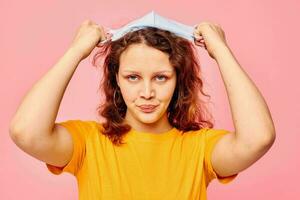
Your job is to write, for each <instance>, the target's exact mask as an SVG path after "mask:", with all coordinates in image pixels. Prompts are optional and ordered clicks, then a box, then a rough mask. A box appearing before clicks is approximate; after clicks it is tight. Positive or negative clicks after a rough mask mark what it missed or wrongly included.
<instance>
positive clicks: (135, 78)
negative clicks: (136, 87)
mask: <svg viewBox="0 0 300 200" xmlns="http://www.w3.org/2000/svg"><path fill="white" fill-rule="evenodd" d="M156 77H157V78H158V79H157V80H159V81H165V80H167V79H168V77H167V76H164V75H158V76H156ZM126 79H128V80H130V81H136V80H137V76H136V75H129V76H126Z"/></svg>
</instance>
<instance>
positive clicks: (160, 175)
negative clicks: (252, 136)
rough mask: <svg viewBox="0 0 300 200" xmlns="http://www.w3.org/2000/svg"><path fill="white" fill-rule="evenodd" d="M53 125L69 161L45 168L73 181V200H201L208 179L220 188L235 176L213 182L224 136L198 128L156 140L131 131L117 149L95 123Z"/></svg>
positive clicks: (169, 133) (171, 132)
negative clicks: (70, 146) (67, 143)
mask: <svg viewBox="0 0 300 200" xmlns="http://www.w3.org/2000/svg"><path fill="white" fill-rule="evenodd" d="M57 124H60V125H63V126H64V127H66V128H67V129H68V131H69V132H70V134H71V135H72V138H73V141H74V152H73V155H72V159H71V160H70V162H69V163H68V164H67V165H66V166H64V167H56V166H53V165H50V164H48V163H45V164H46V166H47V168H48V170H49V171H50V172H52V173H53V174H56V175H58V174H61V173H62V172H69V173H71V174H73V175H74V176H75V177H76V179H77V184H78V192H79V200H96V199H97V200H101V199H104V200H107V199H111V200H124V199H131V200H134V199H139V200H140V199H143V200H144V199H147V200H157V199H164V200H174V199H180V200H193V199H201V200H205V199H206V188H207V186H208V184H209V182H210V181H211V180H212V179H214V178H217V180H218V181H219V182H220V183H223V184H226V183H229V182H230V181H232V180H233V179H234V178H235V177H236V176H237V175H238V174H235V175H233V176H229V177H219V176H217V174H216V172H215V171H214V170H213V168H212V165H211V160H210V158H211V152H212V149H213V147H214V144H215V143H216V141H217V140H218V139H219V138H221V137H222V136H223V135H224V134H227V133H229V131H227V130H222V129H220V130H216V129H208V128H204V129H201V130H197V131H188V132H185V133H184V134H183V135H182V134H181V133H182V131H179V130H178V129H176V128H175V127H174V128H173V129H171V130H169V131H167V132H164V133H160V134H156V133H145V132H137V131H136V130H133V129H131V131H130V132H128V133H127V134H126V135H125V137H124V140H123V141H124V142H127V144H125V145H124V146H120V147H118V146H115V145H113V144H112V143H111V141H110V140H109V139H108V138H107V137H106V136H105V135H103V134H101V131H100V130H101V129H100V127H101V128H103V127H102V125H101V124H100V123H98V122H96V121H83V120H68V121H64V122H60V123H57Z"/></svg>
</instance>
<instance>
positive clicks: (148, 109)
mask: <svg viewBox="0 0 300 200" xmlns="http://www.w3.org/2000/svg"><path fill="white" fill-rule="evenodd" d="M156 107H157V106H155V105H147V106H146V105H143V106H139V108H140V109H141V110H142V111H143V112H146V113H149V112H153V111H154V110H155V108H156Z"/></svg>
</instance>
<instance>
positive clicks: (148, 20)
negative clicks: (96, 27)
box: [100, 11, 197, 44]
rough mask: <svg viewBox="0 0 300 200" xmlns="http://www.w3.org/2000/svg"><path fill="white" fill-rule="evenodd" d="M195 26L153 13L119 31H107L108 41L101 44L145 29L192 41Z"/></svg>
mask: <svg viewBox="0 0 300 200" xmlns="http://www.w3.org/2000/svg"><path fill="white" fill-rule="evenodd" d="M196 26H197V25H194V26H189V25H185V24H182V23H179V22H176V21H174V20H170V19H168V18H165V17H162V16H160V15H158V14H156V13H155V12H154V11H151V12H150V13H148V14H146V15H145V16H143V17H141V18H139V19H136V20H134V21H132V22H130V23H128V24H126V25H125V26H123V27H121V28H119V29H109V30H108V31H107V32H108V33H109V34H111V35H112V37H111V38H110V39H106V40H104V41H101V42H100V44H103V43H105V42H107V41H109V40H111V41H115V40H117V39H119V38H121V37H123V36H124V35H125V34H126V33H128V32H131V31H136V30H139V29H142V28H145V27H156V28H159V29H163V30H168V31H170V32H172V33H174V34H175V35H177V36H180V37H183V38H186V39H187V40H190V41H194V38H195V37H194V34H193V33H194V30H195V28H196Z"/></svg>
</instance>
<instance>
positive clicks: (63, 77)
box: [10, 48, 81, 139]
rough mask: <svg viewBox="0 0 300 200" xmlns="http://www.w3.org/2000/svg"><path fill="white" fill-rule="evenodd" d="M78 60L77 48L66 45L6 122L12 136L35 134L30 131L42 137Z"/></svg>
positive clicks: (46, 131) (25, 136)
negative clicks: (8, 123) (9, 121)
mask: <svg viewBox="0 0 300 200" xmlns="http://www.w3.org/2000/svg"><path fill="white" fill-rule="evenodd" d="M80 60H81V57H80V55H79V54H78V53H77V51H75V50H74V49H72V48H69V49H68V50H67V51H66V52H65V54H64V55H63V56H62V57H61V58H60V59H59V61H58V62H57V63H56V64H55V65H54V66H53V67H52V68H51V69H50V70H49V71H48V72H47V73H46V74H45V75H44V76H43V77H42V78H41V79H40V80H38V81H37V82H36V83H35V84H34V85H33V87H32V88H31V89H30V90H29V91H28V92H27V93H26V95H25V96H24V98H23V100H22V102H21V104H20V105H19V107H18V109H17V111H16V113H15V115H14V117H13V119H12V121H11V123H10V134H11V136H12V137H13V138H19V137H22V138H23V139H24V138H32V137H37V135H33V134H39V137H43V134H49V133H51V131H52V129H53V126H54V123H55V119H56V116H57V113H58V109H59V105H60V103H61V100H62V97H63V95H64V92H65V90H66V87H67V85H68V83H69V81H70V79H71V77H72V75H73V73H74V71H75V70H76V68H77V66H78V64H79V62H80ZM25 133H26V134H31V135H24V134H25ZM18 134H20V135H18ZM21 134H22V135H21ZM47 136H48V135H47Z"/></svg>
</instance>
